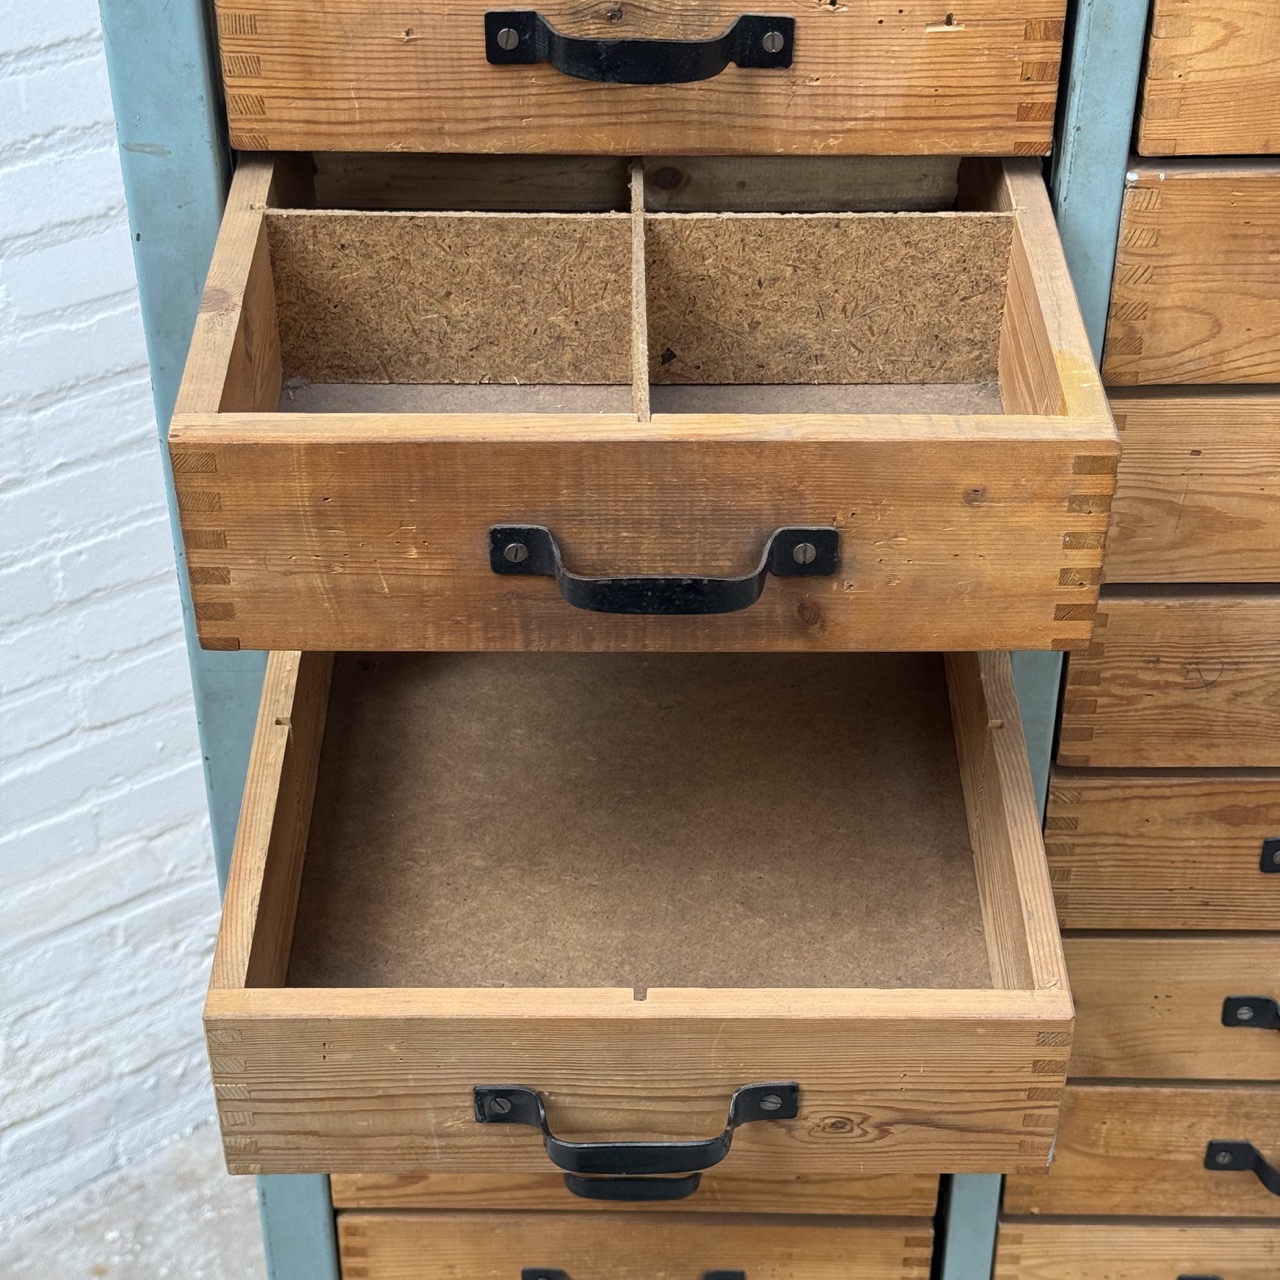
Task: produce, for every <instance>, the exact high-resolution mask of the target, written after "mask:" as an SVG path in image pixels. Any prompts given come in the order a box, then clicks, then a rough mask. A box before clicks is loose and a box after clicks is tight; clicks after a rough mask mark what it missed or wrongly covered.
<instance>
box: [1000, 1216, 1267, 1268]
mask: <svg viewBox="0 0 1280 1280" xmlns="http://www.w3.org/2000/svg"><path fill="white" fill-rule="evenodd" d="M1277 1274H1280V1226H1263V1225H1261V1224H1253V1223H1248V1224H1245V1223H1232V1224H1231V1225H1229V1226H1226V1225H1223V1226H1205V1225H1203V1224H1196V1225H1194V1226H1192V1225H1186V1226H1183V1225H1178V1224H1173V1223H1164V1224H1160V1225H1155V1224H1138V1223H1119V1222H1117V1223H1094V1222H1063V1223H1049V1222H1044V1223H1040V1222H1037V1223H1028V1222H1002V1223H1001V1225H1000V1235H999V1240H998V1242H997V1247H996V1268H995V1277H994V1280H1178V1278H1179V1277H1180V1276H1187V1277H1190V1276H1200V1277H1209V1276H1220V1277H1222V1280H1275V1277H1276V1275H1277Z"/></svg>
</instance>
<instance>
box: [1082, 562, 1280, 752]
mask: <svg viewBox="0 0 1280 1280" xmlns="http://www.w3.org/2000/svg"><path fill="white" fill-rule="evenodd" d="M1278 663H1280V591H1271V590H1262V589H1256V590H1248V589H1245V588H1240V587H1237V588H1234V589H1232V588H1225V587H1224V588H1222V589H1221V590H1214V589H1213V588H1200V589H1198V590H1195V591H1176V590H1170V591H1163V592H1162V591H1160V590H1159V589H1158V588H1154V587H1152V588H1148V589H1146V591H1145V592H1144V593H1143V594H1114V595H1108V594H1107V593H1105V592H1104V596H1103V600H1102V601H1101V602H1100V604H1099V607H1098V615H1097V627H1096V632H1095V635H1094V639H1093V642H1092V644H1090V646H1089V647H1088V649H1087V650H1086V651H1085V652H1084V653H1081V654H1077V655H1073V657H1072V659H1071V662H1070V664H1069V666H1068V670H1067V682H1066V690H1065V693H1064V696H1063V702H1062V720H1061V724H1060V728H1059V734H1058V736H1059V747H1058V763H1059V764H1064V765H1078V766H1083V767H1090V768H1120V769H1126V768H1148V767H1150V768H1171V769H1179V768H1201V767H1215V768H1227V769H1231V768H1272V767H1275V766H1280V681H1278V680H1277V679H1276V671H1277V664H1278Z"/></svg>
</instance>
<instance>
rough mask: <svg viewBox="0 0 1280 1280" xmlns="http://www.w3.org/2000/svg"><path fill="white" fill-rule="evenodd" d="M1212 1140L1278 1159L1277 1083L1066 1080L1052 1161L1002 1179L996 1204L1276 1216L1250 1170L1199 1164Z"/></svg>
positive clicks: (1090, 1211) (1018, 1209)
mask: <svg viewBox="0 0 1280 1280" xmlns="http://www.w3.org/2000/svg"><path fill="white" fill-rule="evenodd" d="M1273 1034H1274V1033H1273ZM1218 1141H1241V1142H1252V1143H1254V1144H1255V1145H1256V1146H1257V1147H1258V1148H1259V1150H1261V1152H1262V1154H1263V1155H1264V1157H1266V1158H1267V1159H1269V1160H1272V1161H1275V1160H1277V1159H1280V1086H1272V1087H1270V1088H1262V1087H1249V1086H1244V1085H1232V1086H1226V1085H1223V1086H1217V1087H1201V1088H1180V1089H1170V1088H1156V1087H1154V1086H1145V1087H1144V1086H1130V1087H1113V1086H1110V1085H1071V1086H1070V1087H1069V1088H1068V1089H1067V1092H1066V1097H1065V1098H1064V1099H1063V1102H1062V1116H1061V1120H1060V1123H1059V1126H1058V1142H1057V1146H1056V1148H1055V1150H1054V1156H1053V1167H1052V1168H1051V1169H1050V1170H1049V1172H1048V1174H1046V1175H1040V1176H1036V1177H1030V1178H1027V1177H1012V1178H1009V1179H1007V1180H1006V1182H1005V1188H1004V1211H1005V1212H1006V1213H1008V1214H1015V1215H1016V1214H1027V1213H1045V1214H1084V1215H1107V1214H1120V1215H1143V1214H1146V1215H1161V1216H1165V1217H1173V1218H1176V1217H1196V1218H1212V1217H1225V1218H1275V1217H1276V1207H1277V1201H1276V1197H1275V1196H1274V1195H1272V1194H1271V1192H1269V1191H1268V1190H1267V1189H1266V1188H1265V1187H1264V1186H1263V1185H1262V1183H1261V1182H1260V1181H1259V1180H1258V1178H1257V1177H1256V1176H1255V1175H1254V1174H1253V1173H1251V1172H1227V1173H1223V1172H1221V1171H1219V1170H1210V1169H1206V1168H1205V1167H1204V1159H1205V1150H1206V1148H1207V1146H1208V1144H1209V1143H1210V1142H1218Z"/></svg>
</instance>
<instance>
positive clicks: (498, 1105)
mask: <svg viewBox="0 0 1280 1280" xmlns="http://www.w3.org/2000/svg"><path fill="white" fill-rule="evenodd" d="M489 1111H490V1112H491V1114H493V1115H495V1116H506V1115H510V1114H511V1099H510V1098H490V1099H489Z"/></svg>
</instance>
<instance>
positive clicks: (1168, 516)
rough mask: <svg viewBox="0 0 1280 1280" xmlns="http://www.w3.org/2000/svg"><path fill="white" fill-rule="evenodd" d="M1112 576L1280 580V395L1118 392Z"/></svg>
mask: <svg viewBox="0 0 1280 1280" xmlns="http://www.w3.org/2000/svg"><path fill="white" fill-rule="evenodd" d="M1111 408H1112V412H1113V413H1114V414H1115V419H1116V427H1117V429H1118V430H1119V431H1120V438H1121V442H1122V453H1121V459H1120V472H1119V476H1118V480H1117V484H1116V496H1115V502H1114V505H1113V506H1112V513H1111V530H1110V532H1109V533H1108V535H1107V556H1106V565H1107V581H1108V582H1112V583H1120V582H1280V396H1277V395H1276V394H1275V393H1274V392H1257V393H1255V394H1250V395H1238V394H1231V395H1214V394H1205V393H1204V392H1201V393H1198V394H1195V395H1188V396H1181V395H1160V396H1144V395H1141V394H1128V395H1126V394H1123V393H1116V394H1114V395H1113V396H1112V399H1111Z"/></svg>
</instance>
